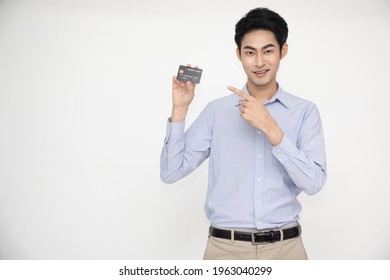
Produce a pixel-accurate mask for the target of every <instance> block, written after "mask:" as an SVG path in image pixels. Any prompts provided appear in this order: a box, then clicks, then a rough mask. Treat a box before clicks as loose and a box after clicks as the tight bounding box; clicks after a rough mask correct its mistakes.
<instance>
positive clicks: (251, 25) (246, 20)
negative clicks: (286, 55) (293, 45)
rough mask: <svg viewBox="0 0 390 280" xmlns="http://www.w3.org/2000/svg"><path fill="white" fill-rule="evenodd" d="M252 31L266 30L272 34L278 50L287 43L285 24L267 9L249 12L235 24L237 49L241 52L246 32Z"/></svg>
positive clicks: (277, 15)
mask: <svg viewBox="0 0 390 280" xmlns="http://www.w3.org/2000/svg"><path fill="white" fill-rule="evenodd" d="M253 30H267V31H271V32H272V33H274V35H275V38H276V41H277V42H278V44H279V47H280V50H282V46H283V45H284V44H285V43H286V41H287V36H288V27H287V22H286V21H285V20H284V19H283V18H282V17H281V16H280V15H279V14H277V13H275V12H274V11H271V10H269V9H267V8H256V9H253V10H250V11H249V12H248V13H247V14H246V15H245V16H243V17H242V18H241V19H240V20H239V21H238V22H237V24H236V34H235V36H234V41H236V44H237V47H238V49H239V50H240V51H241V43H242V40H243V38H244V36H245V34H247V33H248V32H251V31H253Z"/></svg>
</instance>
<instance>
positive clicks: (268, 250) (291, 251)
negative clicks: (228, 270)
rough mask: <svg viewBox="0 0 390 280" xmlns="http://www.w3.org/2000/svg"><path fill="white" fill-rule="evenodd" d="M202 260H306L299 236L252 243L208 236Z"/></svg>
mask: <svg viewBox="0 0 390 280" xmlns="http://www.w3.org/2000/svg"><path fill="white" fill-rule="evenodd" d="M203 259H204V260H307V254H306V250H305V247H304V246H303V242H302V238H301V236H298V237H296V238H292V239H287V240H283V241H277V242H274V243H265V244H260V245H253V244H252V243H251V242H247V241H235V240H229V239H222V238H216V237H213V236H210V237H209V239H208V241H207V246H206V250H205V253H204V256H203Z"/></svg>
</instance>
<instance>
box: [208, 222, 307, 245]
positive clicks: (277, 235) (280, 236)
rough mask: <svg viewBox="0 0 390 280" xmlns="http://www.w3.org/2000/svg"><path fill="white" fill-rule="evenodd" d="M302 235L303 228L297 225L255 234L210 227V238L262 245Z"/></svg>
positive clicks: (254, 232) (255, 232)
mask: <svg viewBox="0 0 390 280" xmlns="http://www.w3.org/2000/svg"><path fill="white" fill-rule="evenodd" d="M232 232H234V238H232V235H231V233H232ZM299 235H301V226H300V225H297V226H296V227H292V228H287V229H280V230H270V231H253V232H243V231H235V230H234V231H233V230H226V229H220V228H214V227H210V236H213V237H217V238H223V239H231V240H240V241H249V242H252V244H262V243H272V242H275V241H283V240H286V239H291V238H295V237H298V236H299Z"/></svg>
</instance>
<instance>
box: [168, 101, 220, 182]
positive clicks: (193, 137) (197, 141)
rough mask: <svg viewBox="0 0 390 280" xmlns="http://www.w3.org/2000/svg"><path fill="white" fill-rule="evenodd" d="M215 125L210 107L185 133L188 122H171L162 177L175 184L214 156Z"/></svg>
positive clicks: (169, 123)
mask: <svg viewBox="0 0 390 280" xmlns="http://www.w3.org/2000/svg"><path fill="white" fill-rule="evenodd" d="M211 121H212V118H211V114H210V110H209V108H208V107H206V108H205V110H203V112H202V113H201V114H200V115H199V117H198V118H197V119H196V120H195V121H194V123H193V124H192V125H191V126H190V127H189V128H188V130H187V131H186V132H184V127H185V121H181V122H171V121H170V119H168V122H167V129H166V136H165V140H164V145H163V149H162V152H161V157H160V177H161V180H162V181H163V182H165V183H174V182H176V181H178V180H180V179H182V178H184V177H185V176H187V175H188V174H190V173H191V172H192V171H194V170H195V169H196V168H197V167H199V166H200V165H201V164H202V163H203V162H204V161H205V160H206V159H207V158H208V157H209V155H210V145H211V136H212V132H211V129H210V122H211Z"/></svg>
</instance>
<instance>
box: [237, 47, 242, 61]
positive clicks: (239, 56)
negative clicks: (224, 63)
mask: <svg viewBox="0 0 390 280" xmlns="http://www.w3.org/2000/svg"><path fill="white" fill-rule="evenodd" d="M236 54H237V57H238V59H239V60H240V61H241V52H240V49H239V48H237V49H236Z"/></svg>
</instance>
